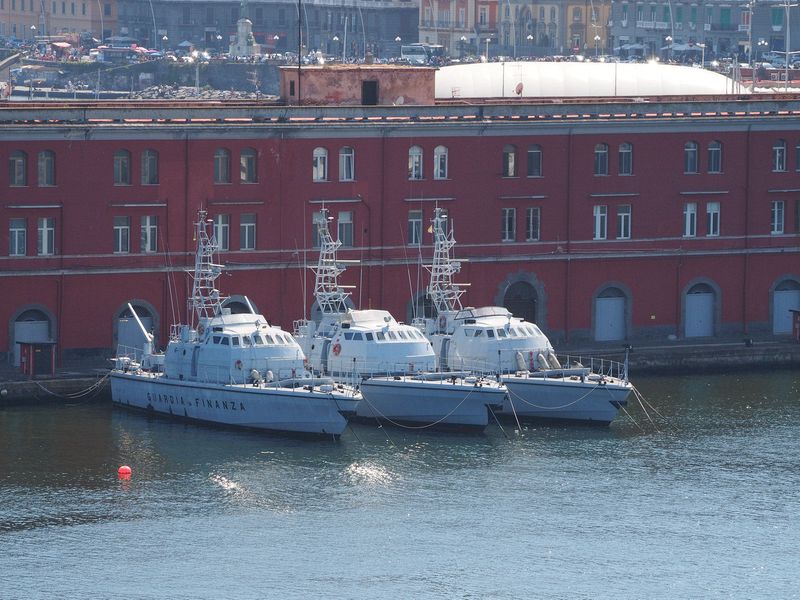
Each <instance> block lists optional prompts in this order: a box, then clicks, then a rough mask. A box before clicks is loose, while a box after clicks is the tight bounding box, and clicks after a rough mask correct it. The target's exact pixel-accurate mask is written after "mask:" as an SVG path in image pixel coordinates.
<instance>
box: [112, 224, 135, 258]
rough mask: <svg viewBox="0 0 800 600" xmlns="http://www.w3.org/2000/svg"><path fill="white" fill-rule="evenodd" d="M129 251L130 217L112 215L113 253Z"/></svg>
mask: <svg viewBox="0 0 800 600" xmlns="http://www.w3.org/2000/svg"><path fill="white" fill-rule="evenodd" d="M130 251H131V219H130V217H114V254H127V253H128V252H130Z"/></svg>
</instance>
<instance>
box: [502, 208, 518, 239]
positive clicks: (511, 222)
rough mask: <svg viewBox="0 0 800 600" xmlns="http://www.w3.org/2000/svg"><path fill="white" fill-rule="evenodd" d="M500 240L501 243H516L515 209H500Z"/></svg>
mask: <svg viewBox="0 0 800 600" xmlns="http://www.w3.org/2000/svg"><path fill="white" fill-rule="evenodd" d="M500 240H501V241H503V242H515V241H517V209H516V208H503V209H501V221H500Z"/></svg>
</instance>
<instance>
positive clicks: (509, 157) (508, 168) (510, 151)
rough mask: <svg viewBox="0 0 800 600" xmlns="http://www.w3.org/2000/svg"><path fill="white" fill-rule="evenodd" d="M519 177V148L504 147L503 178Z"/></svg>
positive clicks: (509, 145)
mask: <svg viewBox="0 0 800 600" xmlns="http://www.w3.org/2000/svg"><path fill="white" fill-rule="evenodd" d="M516 176H517V147H516V146H512V145H511V144H508V145H506V146H504V147H503V177H516Z"/></svg>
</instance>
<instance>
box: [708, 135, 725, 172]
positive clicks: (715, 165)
mask: <svg viewBox="0 0 800 600" xmlns="http://www.w3.org/2000/svg"><path fill="white" fill-rule="evenodd" d="M708 172H709V173H722V142H718V141H716V140H714V141H713V142H710V143H709V144H708Z"/></svg>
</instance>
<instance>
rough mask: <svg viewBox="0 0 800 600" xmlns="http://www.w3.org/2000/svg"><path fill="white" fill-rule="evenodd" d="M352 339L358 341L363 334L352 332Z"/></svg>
mask: <svg viewBox="0 0 800 600" xmlns="http://www.w3.org/2000/svg"><path fill="white" fill-rule="evenodd" d="M353 339H354V340H355V341H357V342H360V341H361V340H362V339H363V336H362V335H361V334H360V333H354V334H353Z"/></svg>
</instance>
